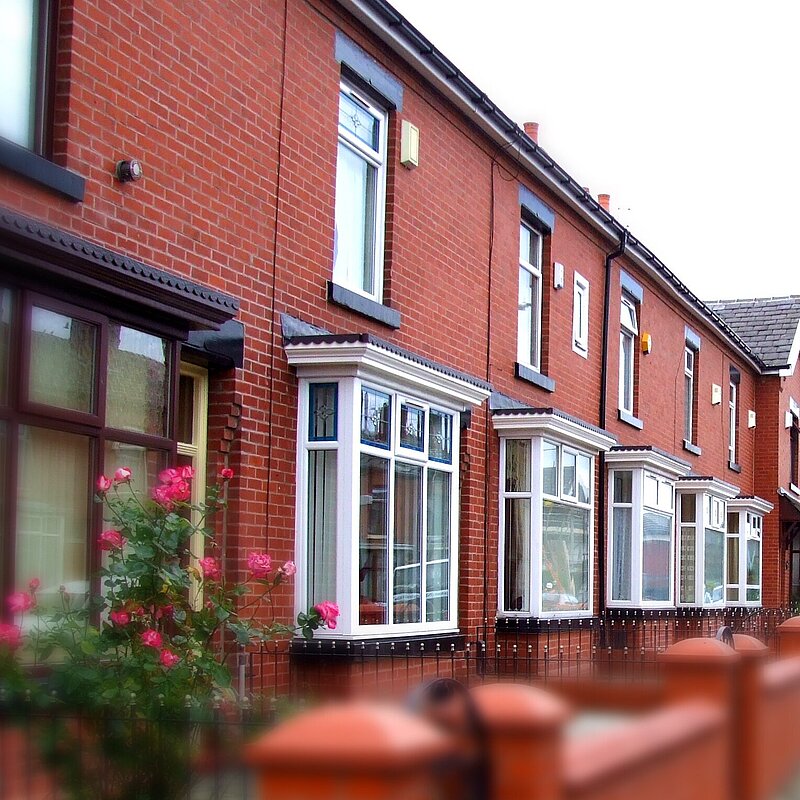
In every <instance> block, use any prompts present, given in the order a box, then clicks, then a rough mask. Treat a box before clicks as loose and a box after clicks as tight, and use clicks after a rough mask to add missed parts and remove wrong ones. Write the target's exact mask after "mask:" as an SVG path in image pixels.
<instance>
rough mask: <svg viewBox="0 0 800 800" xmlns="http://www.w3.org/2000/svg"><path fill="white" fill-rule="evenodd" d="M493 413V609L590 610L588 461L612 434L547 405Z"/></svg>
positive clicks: (535, 612) (523, 612)
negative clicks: (496, 490) (496, 512)
mask: <svg viewBox="0 0 800 800" xmlns="http://www.w3.org/2000/svg"><path fill="white" fill-rule="evenodd" d="M493 419H494V426H495V429H496V430H498V432H499V433H500V436H501V449H500V463H501V475H500V482H501V483H500V490H501V502H500V539H501V541H500V554H501V555H500V579H499V584H500V594H499V611H500V613H501V614H502V615H504V616H535V617H574V616H587V615H590V614H591V613H592V609H593V597H592V585H593V581H592V576H593V560H594V463H595V456H596V454H597V453H598V452H600V450H607V449H608V447H610V445H611V444H612V443H613V440H612V439H611V438H610V437H608V436H607V435H606V434H604V433H603V432H601V431H599V430H597V429H589V428H584V429H581V426H580V423H578V422H577V421H575V420H573V419H572V418H569V417H567V416H566V415H561V414H558V413H556V412H553V411H552V410H535V409H532V410H530V411H527V412H516V413H513V414H504V413H502V412H496V413H495V415H494V418H493Z"/></svg>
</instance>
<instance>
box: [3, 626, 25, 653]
mask: <svg viewBox="0 0 800 800" xmlns="http://www.w3.org/2000/svg"><path fill="white" fill-rule="evenodd" d="M21 646H22V631H21V630H20V629H19V627H18V626H17V625H8V624H6V623H5V622H0V647H7V648H8V649H9V650H16V649H18V648H19V647H21Z"/></svg>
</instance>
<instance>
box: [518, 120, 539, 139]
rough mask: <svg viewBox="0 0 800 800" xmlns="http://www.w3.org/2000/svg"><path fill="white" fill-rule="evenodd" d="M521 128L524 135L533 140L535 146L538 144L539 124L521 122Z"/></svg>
mask: <svg viewBox="0 0 800 800" xmlns="http://www.w3.org/2000/svg"><path fill="white" fill-rule="evenodd" d="M522 127H523V129H524V130H525V133H527V134H528V136H530V138H531V139H533V141H534V142H536V144H539V123H538V122H523V123H522Z"/></svg>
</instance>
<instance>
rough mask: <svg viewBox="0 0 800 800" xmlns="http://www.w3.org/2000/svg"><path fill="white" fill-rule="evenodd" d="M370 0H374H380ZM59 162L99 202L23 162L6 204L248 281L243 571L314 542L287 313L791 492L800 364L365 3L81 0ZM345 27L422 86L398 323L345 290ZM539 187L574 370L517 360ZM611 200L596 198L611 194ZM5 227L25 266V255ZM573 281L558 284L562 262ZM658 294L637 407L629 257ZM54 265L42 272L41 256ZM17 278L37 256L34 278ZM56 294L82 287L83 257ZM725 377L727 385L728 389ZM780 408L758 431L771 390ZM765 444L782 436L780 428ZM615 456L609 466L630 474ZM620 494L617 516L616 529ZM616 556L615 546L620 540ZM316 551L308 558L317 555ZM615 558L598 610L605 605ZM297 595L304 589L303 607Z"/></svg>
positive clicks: (469, 624)
mask: <svg viewBox="0 0 800 800" xmlns="http://www.w3.org/2000/svg"><path fill="white" fill-rule="evenodd" d="M357 5H358V4H357ZM60 6H61V9H60V20H59V27H58V32H59V36H58V53H57V59H56V97H55V127H54V154H53V161H54V162H55V163H56V164H58V165H59V166H61V167H64V168H66V169H68V170H70V171H72V172H74V173H77V174H78V175H80V176H83V177H84V178H85V179H86V192H85V198H84V200H83V202H80V203H75V202H72V201H70V200H67V199H62V198H60V197H59V196H58V195H57V194H54V193H53V192H52V191H50V190H48V189H47V188H44V187H42V186H39V185H38V184H37V183H36V182H34V181H31V180H29V179H27V178H25V177H20V176H19V175H17V174H15V173H14V172H13V171H10V170H7V169H2V170H0V206H2V207H3V208H5V209H8V210H10V211H12V212H16V213H18V214H22V215H25V216H27V217H30V218H33V219H35V220H39V221H42V222H45V223H47V224H48V225H51V226H53V227H54V228H57V229H58V230H61V231H65V232H67V233H70V234H73V235H75V236H77V237H80V238H81V239H85V240H87V241H88V242H91V243H96V244H99V245H102V246H104V247H107V248H109V249H111V250H113V251H115V252H118V253H121V254H124V255H126V256H129V257H130V258H133V259H136V260H138V261H141V262H143V263H145V264H147V265H151V266H154V267H157V268H158V269H162V270H165V271H167V272H169V273H172V274H174V275H177V276H182V277H185V278H188V279H190V280H192V281H194V282H196V283H198V284H201V285H203V286H207V287H210V288H211V289H213V290H216V291H219V292H224V293H226V294H228V295H232V296H234V297H236V298H238V300H239V302H240V306H239V312H238V316H237V319H238V320H240V321H241V322H242V323H243V324H244V328H245V340H244V348H245V349H244V366H243V367H242V368H241V369H236V370H235V371H233V370H227V371H223V372H219V371H213V370H212V372H211V375H210V408H209V438H208V441H209V475H212V476H213V475H214V474H215V473H216V471H217V469H218V468H219V467H220V466H222V465H223V463H224V464H230V466H232V467H233V468H234V469H235V470H236V472H237V476H238V478H237V480H236V482H235V483H234V484H233V485H232V488H231V508H230V513H229V519H228V524H229V530H230V537H229V543H230V547H229V553H228V557H229V567H230V568H231V569H232V570H234V571H235V570H236V569H237V568H238V569H243V564H244V560H245V559H246V554H247V552H248V551H249V550H251V549H254V548H259V549H260V548H267V549H268V550H269V551H270V552H271V553H272V554H273V557H274V558H275V559H276V560H279V561H282V560H285V559H290V558H293V557H294V553H295V503H296V496H295V486H296V481H295V474H296V459H297V454H296V450H297V419H298V392H297V378H296V375H295V373H294V370H293V369H292V368H291V367H290V366H289V365H288V363H287V359H286V354H285V351H284V347H283V341H282V333H281V325H280V318H281V315H282V314H287V315H290V316H292V317H295V318H297V319H300V320H303V321H304V322H308V323H313V324H314V325H316V326H319V327H321V328H324V329H326V330H328V331H330V332H331V333H341V334H344V333H371V334H374V335H376V336H378V337H380V338H382V339H384V340H388V341H390V342H391V343H392V344H394V345H396V346H398V347H400V348H403V349H404V350H406V351H409V352H411V353H413V354H417V355H419V356H422V357H425V358H427V359H430V360H432V361H435V362H437V363H439V364H441V365H444V366H445V367H447V368H449V369H455V370H459V371H461V372H464V373H467V374H468V375H471V376H474V377H475V378H478V379H481V380H483V381H486V382H488V383H490V384H491V386H492V388H493V389H494V390H495V391H497V392H500V393H502V394H504V395H506V396H508V397H510V398H513V399H514V400H516V401H518V402H519V403H522V404H524V405H526V406H530V407H534V408H542V407H554V408H556V409H559V410H561V411H563V412H566V413H568V414H570V415H572V416H574V417H577V418H579V419H581V420H583V421H585V422H587V423H589V424H591V425H594V426H601V427H604V428H605V429H606V430H607V431H608V432H609V433H610V434H611V435H613V436H615V437H617V439H618V441H619V443H620V444H623V445H641V446H652V447H657V448H660V449H661V450H663V451H666V452H667V453H669V454H672V455H673V456H675V457H677V458H679V459H683V460H685V461H687V462H689V464H690V469H691V471H692V472H693V473H695V474H698V475H706V476H715V477H717V478H719V479H722V480H724V481H727V482H730V483H733V484H735V485H736V486H737V487H739V489H740V492H741V494H743V495H752V494H756V495H759V496H761V497H762V498H764V499H766V500H769V501H770V502H772V503H774V504H775V505H776V506H777V505H778V497H777V495H776V488H777V486H781V485H785V484H786V481H785V480H784V478H783V475H782V472H785V471H786V470H787V469H788V467H787V466H786V465H787V464H788V460H789V456H788V434H787V433H786V431H785V429H784V427H783V409H784V407H785V406H786V405H787V403H788V400H787V396H788V395H793V396H794V397H796V398H798V397H800V377H798V376H797V375H795V376H794V377H793V378H786V379H781V378H778V377H771V376H761V375H760V374H759V369H758V364H757V362H756V361H755V360H754V359H753V357H752V356H751V355H750V354H749V353H747V352H746V351H745V350H743V349H742V347H740V346H738V345H736V344H735V343H734V342H733V340H732V338H731V336H729V335H726V334H724V333H721V332H720V328H719V326H718V325H717V324H716V323H714V322H713V320H712V319H711V317H710V316H709V314H707V313H704V312H703V311H702V310H701V309H699V307H698V305H697V303H696V302H695V301H694V300H693V298H692V297H690V296H689V295H687V294H686V293H685V292H684V291H682V290H680V289H676V288H675V286H674V285H673V284H670V283H669V281H668V279H667V278H665V277H664V273H663V272H659V270H658V269H657V268H656V267H655V266H651V267H650V268H648V269H645V268H644V267H643V266H642V265H643V263H644V260H643V259H642V258H641V257H633V256H631V255H630V254H626V255H623V256H622V257H620V258H619V259H617V260H616V261H614V262H613V264H612V266H611V277H610V294H609V297H608V298H604V291H603V287H604V282H605V277H606V276H605V269H606V267H605V264H606V256H607V255H608V254H609V253H610V252H611V251H613V250H614V249H615V248H616V247H617V244H618V241H616V240H615V239H614V238H613V237H611V236H609V235H608V234H604V233H602V232H601V231H600V230H599V228H598V225H596V224H592V223H590V222H589V221H587V214H596V212H595V211H594V210H593V207H592V206H590V205H588V206H587V204H586V203H585V202H584V201H582V200H579V199H574V198H573V200H572V201H570V202H567V200H566V199H565V196H564V193H563V192H561V193H556V192H555V191H554V190H553V189H552V185H551V184H550V183H549V182H546V181H544V180H543V179H542V177H541V176H540V175H538V174H535V173H534V172H533V171H532V170H531V169H529V168H527V167H526V166H524V165H523V164H521V163H520V161H519V159H518V157H517V153H516V151H515V150H514V149H513V148H506V149H505V150H503V149H501V148H499V147H498V146H497V144H496V142H494V141H492V140H491V139H490V138H489V137H488V136H487V135H486V133H485V132H483V131H482V130H481V129H480V128H479V126H477V125H476V124H475V123H474V121H473V120H472V119H471V118H469V117H468V116H467V115H466V114H465V113H463V111H462V110H461V109H459V108H458V107H457V105H456V104H455V102H454V101H453V100H452V98H447V97H445V96H444V95H443V94H442V93H441V92H440V91H438V90H437V89H436V88H435V87H434V86H432V85H431V83H430V82H429V81H427V80H426V79H425V78H424V77H423V76H421V75H420V74H419V73H417V72H416V71H415V70H414V69H413V68H412V66H411V65H410V64H408V63H406V62H404V61H403V60H402V59H401V58H400V57H398V56H397V55H394V54H393V53H392V52H391V51H390V50H389V49H388V48H387V46H386V45H385V43H383V42H381V41H380V40H379V38H378V37H377V36H376V35H374V34H372V33H370V32H369V30H368V29H367V28H366V27H365V25H364V24H362V22H360V21H358V20H357V19H356V18H355V17H354V16H353V15H351V14H350V13H348V12H347V11H346V10H345V4H342V5H340V4H338V3H336V2H333V0H302V1H301V0H285V2H284V1H282V0H280V1H279V0H265V2H258V3H251V2H244V1H242V2H237V3H227V4H225V3H218V2H207V3H201V4H197V3H191V4H188V3H182V2H177V3H163V2H145V3H137V4H131V3H124V2H123V3H114V4H109V3H103V2H98V0H63V1H62V2H61V4H60ZM337 32H339V33H341V34H344V35H345V36H346V37H347V38H348V39H349V40H351V41H352V42H354V43H355V44H356V45H357V46H358V47H359V48H362V49H363V51H364V53H366V54H367V55H368V56H369V57H370V58H371V59H374V61H375V62H377V64H379V65H380V66H381V67H382V68H383V69H384V70H385V71H386V72H388V73H389V74H390V75H391V76H393V78H394V79H396V80H397V81H398V82H399V83H400V84H401V85H402V88H403V103H402V110H401V111H398V112H397V113H392V114H390V116H389V130H388V142H389V146H388V169H387V191H386V198H387V205H386V225H385V266H384V303H385V304H386V305H387V306H389V307H391V308H392V309H394V310H396V311H397V312H399V314H400V315H401V325H400V327H399V329H397V330H393V329H391V328H388V327H387V326H385V325H383V324H381V323H380V322H377V321H375V320H373V319H371V318H367V317H365V316H363V315H361V314H358V313H356V312H354V311H350V310H348V309H346V308H342V307H341V306H339V305H336V304H334V303H332V302H329V301H328V300H327V291H328V288H327V284H328V281H330V280H331V277H332V265H333V250H334V209H335V189H336V160H337V103H338V86H339V80H340V75H341V65H340V63H339V62H338V61H337V60H336V57H335V39H336V35H337ZM403 120H408V121H410V122H412V123H413V124H414V125H416V126H417V127H418V128H419V130H420V137H421V147H420V164H419V166H418V167H417V168H416V169H414V170H408V169H405V168H404V167H402V166H401V165H400V162H399V146H400V127H401V122H402V121H403ZM125 157H135V158H139V159H141V161H142V163H143V165H144V178H143V180H141V181H139V182H136V183H127V184H120V183H119V182H117V181H116V180H115V179H114V177H113V170H114V164H115V162H116V161H117V160H118V159H121V158H125ZM520 186H524V187H526V188H527V189H528V190H530V192H532V193H533V194H534V195H535V196H536V197H537V198H538V199H539V200H540V201H541V202H543V203H544V204H546V206H548V207H549V208H550V209H552V210H553V212H554V214H555V225H554V228H553V231H552V235H551V236H550V237H548V240H547V243H546V245H545V257H544V264H543V294H544V296H543V305H542V307H543V314H542V320H543V347H542V371H543V372H544V373H545V374H546V375H547V376H548V377H549V378H551V379H552V380H553V381H555V389H554V391H552V392H548V391H545V390H543V389H541V388H539V387H537V386H535V385H532V384H531V383H530V382H527V381H525V380H523V379H520V378H517V377H515V362H516V360H517V356H516V347H517V303H518V301H517V281H518V249H519V223H520V199H519V198H520ZM587 208H589V211H588V212H587V210H586V209H587ZM11 250H12V248H11V246H8V247H4V250H3V260H2V262H0V263H1V264H2V273H0V275H2V274H5V276H6V278H7V279H8V280H9V281H11V282H12V283H13V282H14V281H15V280H16V277H19V274H20V273H19V269H20V268H19V265H18V263H17V262H16V261H15V260H14V257H13V254H12V252H11ZM556 262H557V263H559V264H562V265H563V266H564V288H559V289H556V288H554V281H553V269H554V266H553V265H554V263H556ZM621 270H624V271H625V272H626V273H628V274H629V275H630V276H631V277H632V278H633V279H634V280H635V281H636V282H637V283H638V284H640V286H641V288H642V290H643V301H642V303H641V307H640V320H639V325H640V333H649V334H650V335H651V336H652V352H651V353H650V354H647V355H645V354H643V353H641V352H639V353H638V355H637V361H638V375H637V379H636V396H637V398H636V416H638V418H639V419H640V420H641V421H642V423H643V427H642V428H641V429H638V428H636V427H633V426H631V425H629V424H627V423H625V422H623V421H621V420H619V419H618V418H617V376H618V370H619V363H618V362H619V345H618V340H619V319H620V297H621V292H620V271H621ZM575 272H579V273H580V275H582V276H583V277H584V278H585V279H587V280H588V282H589V284H590V292H591V293H590V313H589V347H588V357H587V358H583V357H581V356H580V355H579V354H577V353H575V352H574V351H573V349H572V346H571V343H572V324H573V291H572V286H573V276H574V273H575ZM36 274H38V273H35V272H31V275H32V276H35V275H36ZM15 276H16V277H15ZM55 291H56V293H57V294H59V293H61V294H62V295H63V296H65V297H69V299H70V301H71V302H74V303H81V302H82V299H81V297H80V296H75V295H74V294H72V292H73V291H74V290H73V287H72V286H71V284H70V282H69V279H68V278H64V279H63V280H62V281H61V283H60V285H57V286H56V287H55ZM606 301H607V303H608V306H609V312H608V318H609V320H610V324H609V346H608V381H607V408H608V414H607V419H606V420H602V419H600V417H599V414H600V411H599V407H600V395H601V391H602V388H601V355H602V337H603V325H604V303H605V302H606ZM687 326H688V327H689V328H691V329H692V331H694V333H695V334H696V335H697V336H699V337H700V339H701V341H702V346H701V350H700V355H699V362H698V363H699V367H698V372H697V389H696V391H697V397H698V400H697V414H696V426H695V427H696V436H695V442H696V443H697V444H698V445H699V447H700V448H701V449H702V454H701V455H693V454H691V453H689V452H687V451H686V450H685V449H684V447H683V438H684V437H683V394H682V392H683V356H684V343H685V328H686V327H687ZM731 366H734V367H736V368H737V369H738V370H739V371H740V373H741V383H740V386H739V438H738V442H739V444H738V457H737V460H738V462H739V464H740V465H741V471H740V472H734V471H733V470H731V469H730V467H729V464H728V460H729V459H728V449H727V448H728V438H727V437H728V417H727V408H728V406H727V399H726V398H727V394H726V393H727V387H728V380H729V368H730V367H731ZM712 384H716V385H719V386H721V387H722V402H720V403H719V404H716V405H712V403H711V392H712ZM750 409H753V410H755V411H757V417H758V425H757V427H756V428H753V429H750V428H748V425H747V412H748V410H750ZM756 445H758V446H756ZM597 472H598V471H597V470H596V475H595V488H596V490H597V489H598V488H599V482H600V481H601V480H605V478H604V477H603V476H600V475H598V474H597ZM460 475H461V502H460V535H459V548H460V551H459V559H460V561H459V587H460V594H459V608H458V612H459V628H460V630H461V631H462V632H466V631H470V630H472V629H474V627H475V626H477V625H480V624H482V623H483V622H484V620H485V619H486V618H489V619H491V618H493V617H494V615H495V614H496V611H497V564H498V548H497V542H498V515H499V505H498V484H499V440H498V437H497V434H496V432H495V431H494V430H493V428H492V423H491V414H490V412H489V410H488V408H487V404H486V403H484V404H483V405H481V406H480V407H478V408H476V409H474V410H473V413H472V417H471V423H470V425H469V427H468V428H467V429H466V430H465V431H463V434H462V447H461V453H460ZM604 513H605V511H604V510H602V509H597V510H596V512H595V528H596V530H599V517H600V515H601V514H604ZM779 527H780V524H779V521H778V513H777V511H776V512H773V513H772V514H770V515H768V516H767V518H766V521H765V525H764V532H765V548H764V561H763V586H764V597H763V599H764V603H765V604H769V605H777V604H780V603H782V602H785V601H786V599H787V592H788V586H787V580H788V578H787V572H786V570H785V568H784V567H785V563H784V562H785V558H786V556H785V552H784V550H783V549H782V545H781V543H780V541H779V535H780V532H779ZM595 552H596V553H597V552H598V547H595ZM301 566H302V565H301ZM603 569H604V564H602V563H600V562H599V559H598V558H596V559H595V563H594V570H595V581H594V592H595V598H594V608H595V611H597V610H598V609H600V608H601V607H602V603H603V600H602V598H601V597H600V596H599V588H598V586H599V581H598V580H597V575H598V574H599V571H600V570H603ZM278 611H279V612H280V613H281V614H286V615H287V616H288V615H290V614H291V613H292V612H293V599H292V597H291V596H290V594H289V592H286V593H285V594H284V595H283V596H282V600H281V605H280V607H279V609H278Z"/></svg>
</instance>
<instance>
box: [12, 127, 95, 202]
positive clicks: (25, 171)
mask: <svg viewBox="0 0 800 800" xmlns="http://www.w3.org/2000/svg"><path fill="white" fill-rule="evenodd" d="M0 167H4V168H5V169H7V170H9V171H10V172H14V173H15V174H17V175H20V176H22V177H23V178H27V179H28V180H30V181H32V182H34V183H38V184H39V185H40V186H44V187H45V188H46V189H51V190H52V191H54V192H56V193H57V194H60V195H61V196H62V197H66V198H67V199H68V200H72V201H73V202H75V203H82V202H83V198H84V196H85V194H86V179H85V178H82V177H81V176H80V175H78V174H77V173H75V172H71V171H70V170H68V169H65V168H64V167H59V166H58V164H54V163H53V162H52V161H48V160H47V159H46V158H42V156H38V155H36V153H33V152H31V151H30V150H26V149H25V148H24V147H20V146H19V145H17V144H14V143H13V142H9V141H6V140H5V139H0Z"/></svg>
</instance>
